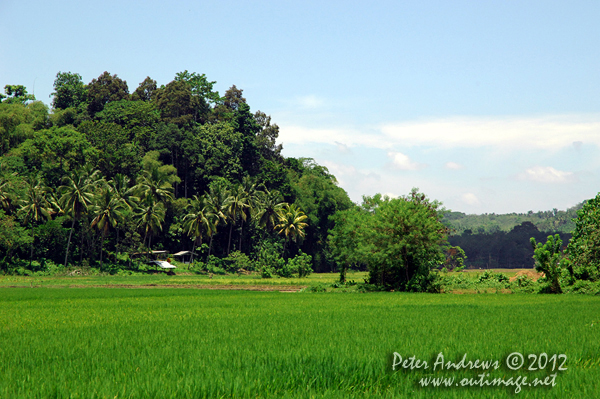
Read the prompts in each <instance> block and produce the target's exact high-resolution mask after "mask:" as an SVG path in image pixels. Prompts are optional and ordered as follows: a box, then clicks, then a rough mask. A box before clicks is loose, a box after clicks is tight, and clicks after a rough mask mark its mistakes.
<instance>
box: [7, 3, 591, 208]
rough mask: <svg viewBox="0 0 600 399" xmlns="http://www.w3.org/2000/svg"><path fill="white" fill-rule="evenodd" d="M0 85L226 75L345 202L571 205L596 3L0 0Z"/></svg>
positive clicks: (582, 185) (585, 122)
mask: <svg viewBox="0 0 600 399" xmlns="http://www.w3.org/2000/svg"><path fill="white" fill-rule="evenodd" d="M0 18H1V20H2V21H3V29H2V38H1V39H0V54H1V57H0V85H1V86H4V85H5V84H23V85H25V86H27V88H28V90H29V92H35V95H36V97H37V99H39V100H42V101H44V102H46V103H49V102H50V98H49V95H50V93H51V92H52V84H53V81H54V78H55V76H56V73H57V72H58V71H71V72H77V73H79V74H81V75H82V77H83V80H84V82H86V83H87V82H89V81H91V80H92V79H93V78H96V77H98V76H99V75H100V74H101V73H102V72H104V71H109V72H110V73H113V74H117V75H118V76H119V77H121V78H122V79H125V80H126V81H127V83H128V85H129V88H130V91H133V90H135V88H136V87H137V85H138V84H139V83H140V82H141V81H143V80H144V78H145V77H146V76H150V77H152V78H153V79H155V80H157V81H158V83H159V84H166V83H168V82H169V81H171V80H172V79H173V77H174V76H175V74H176V73H177V72H180V71H183V70H189V71H190V72H198V73H204V74H206V75H207V77H208V78H209V79H210V80H214V81H217V89H218V90H219V91H220V92H221V93H223V92H224V91H225V90H226V89H227V88H228V87H230V86H231V85H233V84H235V85H236V86H237V87H239V88H242V89H243V90H244V96H245V97H246V99H247V100H248V103H249V104H250V106H251V107H252V109H253V110H254V111H256V110H261V111H264V112H266V113H267V114H269V115H271V116H272V117H273V121H274V122H275V123H277V124H278V125H279V126H280V128H281V133H280V142H281V143H282V144H283V146H284V154H285V155H286V156H294V157H301V156H302V157H312V158H314V159H315V160H316V161H317V162H318V163H320V164H322V165H324V166H326V167H328V168H329V170H330V171H331V172H332V173H333V174H334V175H335V176H336V177H337V178H338V180H339V183H340V185H341V186H342V187H343V188H344V189H345V190H346V191H347V192H348V194H349V195H350V197H351V198H352V199H353V200H354V201H360V199H361V196H362V195H363V194H366V195H373V194H375V193H377V192H381V193H385V194H389V195H403V194H406V193H408V192H409V191H410V189H411V188H412V187H419V188H420V189H421V191H423V192H425V193H426V194H427V195H428V196H429V197H431V198H435V199H438V200H440V201H442V202H443V203H444V204H445V206H446V207H447V208H449V209H452V210H456V211H462V212H466V213H483V212H495V213H507V212H527V211H529V210H533V211H538V210H549V209H552V208H559V209H566V208H567V207H570V206H573V205H575V204H576V203H578V202H581V201H582V200H584V199H587V198H591V197H594V196H595V195H596V194H597V193H598V191H600V157H599V156H598V155H599V151H598V150H599V147H600V27H599V24H598V20H599V19H600V2H598V1H568V2H567V1H526V0H525V1H520V2H513V1H418V2H417V1H412V2H406V1H379V2H377V4H376V5H373V4H370V3H368V2H356V1H354V2H352V1H318V2H317V1H304V2H291V1H289V2H288V1H254V2H249V1H246V2H242V1H218V2H215V1H211V2H206V1H173V2H158V1H143V2H142V1H126V0H122V1H118V2H117V1H103V2H81V1H59V2H47V1H40V0H33V1H13V0H2V1H0Z"/></svg>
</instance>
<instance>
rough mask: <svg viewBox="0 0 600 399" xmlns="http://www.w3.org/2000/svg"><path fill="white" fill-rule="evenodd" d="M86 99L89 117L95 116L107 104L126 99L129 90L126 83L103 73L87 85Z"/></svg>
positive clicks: (115, 76) (114, 76)
mask: <svg viewBox="0 0 600 399" xmlns="http://www.w3.org/2000/svg"><path fill="white" fill-rule="evenodd" d="M87 98H88V101H89V104H88V108H87V110H88V112H89V114H90V115H91V116H95V115H96V113H98V112H100V111H102V110H103V109H104V107H105V106H106V104H108V103H109V102H111V101H119V100H124V99H128V98H129V88H128V87H127V82H126V81H124V80H122V79H120V78H119V77H117V75H111V74H110V73H108V72H106V71H105V72H104V73H103V74H102V75H100V76H98V78H97V79H92V81H91V82H90V84H88V86H87Z"/></svg>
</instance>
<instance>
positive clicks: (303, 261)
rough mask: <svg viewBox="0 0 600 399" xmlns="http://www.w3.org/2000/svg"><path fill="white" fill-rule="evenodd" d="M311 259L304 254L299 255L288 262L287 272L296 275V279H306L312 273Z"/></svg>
mask: <svg viewBox="0 0 600 399" xmlns="http://www.w3.org/2000/svg"><path fill="white" fill-rule="evenodd" d="M311 265H312V257H311V256H310V255H308V254H305V253H304V252H302V251H300V253H299V254H298V255H296V256H294V257H293V258H291V259H289V260H288V263H287V272H288V273H291V274H295V275H298V277H306V276H308V275H310V274H311V273H312V272H313V269H312V266H311Z"/></svg>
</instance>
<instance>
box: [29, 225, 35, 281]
mask: <svg viewBox="0 0 600 399" xmlns="http://www.w3.org/2000/svg"><path fill="white" fill-rule="evenodd" d="M34 241H35V233H34V232H33V226H32V227H31V250H30V252H29V270H31V262H32V261H33V242H34Z"/></svg>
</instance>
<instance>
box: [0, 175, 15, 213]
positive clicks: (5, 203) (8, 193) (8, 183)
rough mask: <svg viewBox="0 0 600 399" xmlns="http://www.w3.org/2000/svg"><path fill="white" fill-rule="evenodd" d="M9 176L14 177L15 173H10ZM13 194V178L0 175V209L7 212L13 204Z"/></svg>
mask: <svg viewBox="0 0 600 399" xmlns="http://www.w3.org/2000/svg"><path fill="white" fill-rule="evenodd" d="M9 176H12V177H13V178H16V177H17V174H16V173H12V174H11V175H9ZM14 196H15V193H14V179H11V178H10V177H7V176H3V175H0V209H3V210H4V211H5V212H9V211H10V210H11V209H12V206H13V202H14Z"/></svg>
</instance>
